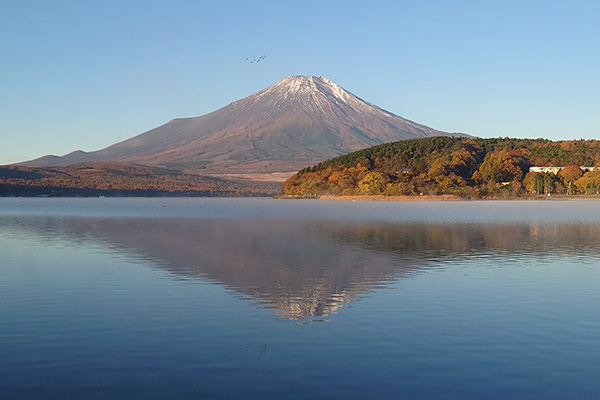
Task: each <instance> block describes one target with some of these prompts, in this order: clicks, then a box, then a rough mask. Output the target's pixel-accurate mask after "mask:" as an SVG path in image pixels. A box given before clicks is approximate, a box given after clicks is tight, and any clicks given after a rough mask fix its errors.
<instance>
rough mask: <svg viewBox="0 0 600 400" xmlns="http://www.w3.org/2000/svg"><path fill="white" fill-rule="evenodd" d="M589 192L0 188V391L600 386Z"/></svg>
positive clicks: (201, 392)
mask: <svg viewBox="0 0 600 400" xmlns="http://www.w3.org/2000/svg"><path fill="white" fill-rule="evenodd" d="M599 242H600V201H597V200H572V201H552V200H547V201H464V202H463V201H457V202H435V201H432V202H346V201H341V202H338V201H317V200H274V199H215V198H204V199H156V198H154V199H145V198H142V199H109V198H106V199H105V198H102V199H21V198H5V199H0V255H1V259H2V261H1V262H0V398H2V399H56V398H60V399H82V398H85V399H165V398H170V399H171V398H172V399H200V398H203V399H204V398H206V399H226V398H227V399H231V398H244V399H253V398H289V399H304V398H322V399H330V398H331V399H333V398H345V399H365V398H376V397H377V398H381V397H383V398H407V399H448V398H455V399H507V398H510V399H541V398H543V399H565V398H597V396H598V395H599V393H600V381H599V379H598V377H600V363H598V359H599V358H600V335H599V334H598V333H599V332H600V318H598V313H599V311H598V310H600V291H599V290H598V288H599V287H600V246H598V243H599Z"/></svg>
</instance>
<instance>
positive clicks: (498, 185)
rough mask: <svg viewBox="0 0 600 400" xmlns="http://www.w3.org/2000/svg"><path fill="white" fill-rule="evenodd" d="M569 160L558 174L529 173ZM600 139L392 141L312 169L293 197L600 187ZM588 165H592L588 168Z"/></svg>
mask: <svg viewBox="0 0 600 400" xmlns="http://www.w3.org/2000/svg"><path fill="white" fill-rule="evenodd" d="M532 166H561V167H565V168H562V169H556V170H558V171H559V172H558V173H557V174H552V173H546V172H529V168H530V167H532ZM596 166H600V141H598V140H578V141H561V142H552V141H549V140H545V139H536V140H533V139H509V138H504V139H502V138H500V139H477V138H452V137H433V138H424V139H415V140H405V141H399V142H394V143H386V144H383V145H379V146H374V147H371V148H368V149H364V150H360V151H357V152H353V153H350V154H346V155H344V156H341V157H337V158H333V159H331V160H327V161H323V162H321V163H319V164H317V165H315V166H313V167H309V168H304V169H302V170H301V171H299V172H298V173H297V174H296V175H294V176H293V177H291V178H290V179H289V180H288V181H286V182H285V184H284V186H283V193H284V195H287V196H309V197H314V196H321V195H341V196H352V195H388V196H390V195H391V196H421V195H440V194H452V195H457V196H460V197H469V198H481V197H502V196H522V195H526V194H528V193H530V194H532V193H533V194H554V193H556V194H568V195H570V194H577V193H589V194H598V193H600V169H595V170H589V169H592V168H591V167H596ZM580 167H588V168H580Z"/></svg>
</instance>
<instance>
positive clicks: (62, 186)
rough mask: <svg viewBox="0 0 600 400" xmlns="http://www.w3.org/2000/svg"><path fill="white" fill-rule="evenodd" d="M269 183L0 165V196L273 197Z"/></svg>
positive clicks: (111, 166)
mask: <svg viewBox="0 0 600 400" xmlns="http://www.w3.org/2000/svg"><path fill="white" fill-rule="evenodd" d="M277 193H279V187H278V185H276V184H275V183H267V182H265V183H260V182H244V181H230V180H224V179H217V178H210V177H203V176H198V175H190V174H184V173H181V172H179V171H173V170H168V169H163V168H154V167H147V166H142V165H131V164H120V163H109V162H97V163H84V164H76V165H71V166H66V167H48V168H29V167H17V166H7V167H0V196H101V195H102V196H273V195H275V194H277Z"/></svg>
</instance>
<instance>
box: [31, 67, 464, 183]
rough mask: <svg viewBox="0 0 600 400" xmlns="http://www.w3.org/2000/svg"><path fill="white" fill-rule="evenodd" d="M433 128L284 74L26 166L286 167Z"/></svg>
mask: <svg viewBox="0 0 600 400" xmlns="http://www.w3.org/2000/svg"><path fill="white" fill-rule="evenodd" d="M429 136H464V135H461V134H456V133H447V132H441V131H437V130H435V129H432V128H429V127H427V126H424V125H420V124H417V123H415V122H412V121H409V120H407V119H404V118H401V117H399V116H397V115H395V114H392V113H390V112H388V111H385V110H383V109H381V108H379V107H377V106H375V105H373V104H371V103H368V102H366V101H364V100H362V99H360V98H359V97H357V96H355V95H353V94H352V93H350V92H348V91H346V90H344V89H343V88H342V87H340V86H338V85H337V84H335V83H333V82H332V81H330V80H328V79H326V78H323V77H315V76H290V77H287V78H284V79H282V80H280V81H279V82H277V83H275V84H273V85H272V86H270V87H268V88H266V89H263V90H261V91H259V92H257V93H255V94H253V95H251V96H248V97H246V98H243V99H241V100H238V101H235V102H233V103H231V104H229V105H227V106H226V107H223V108H221V109H219V110H217V111H214V112H212V113H210V114H206V115H203V116H200V117H195V118H179V119H174V120H171V121H170V122H168V123H166V124H164V125H162V126H159V127H157V128H155V129H152V130H150V131H148V132H145V133H142V134H140V135H138V136H135V137H133V138H131V139H128V140H125V141H122V142H119V143H116V144H114V145H112V146H109V147H107V148H105V149H102V150H98V151H94V152H83V151H75V152H72V153H69V154H67V155H65V156H62V157H57V156H45V157H42V158H39V159H36V160H32V161H29V162H26V163H24V165H26V166H31V167H45V166H62V165H71V164H75V163H80V162H94V161H118V162H125V163H136V164H143V165H151V166H158V167H163V168H169V169H176V170H181V171H185V172H188V173H190V172H191V173H198V174H206V175H246V174H247V175H254V174H277V173H280V174H282V175H287V176H289V175H291V174H292V173H294V172H296V171H297V170H299V169H301V168H304V167H307V166H310V165H313V164H316V163H318V162H320V161H323V160H325V159H329V158H332V157H335V156H339V155H342V154H346V153H349V152H352V151H355V150H359V149H363V148H366V147H370V146H373V145H377V144H381V143H386V142H392V141H397V140H403V139H415V138H422V137H429Z"/></svg>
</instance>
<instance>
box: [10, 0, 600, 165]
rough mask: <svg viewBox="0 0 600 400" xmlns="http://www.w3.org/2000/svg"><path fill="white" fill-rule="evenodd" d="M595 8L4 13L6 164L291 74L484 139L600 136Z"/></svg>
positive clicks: (401, 5) (136, 8) (354, 6)
mask: <svg viewBox="0 0 600 400" xmlns="http://www.w3.org/2000/svg"><path fill="white" fill-rule="evenodd" d="M599 14H600V4H597V3H595V2H584V1H574V2H560V1H528V2H520V1H508V2H503V3H501V4H500V3H498V4H495V3H494V4H492V3H490V4H487V3H481V2H475V1H465V2H454V1H451V2H437V1H434V2H415V3H408V2H392V1H379V2H370V3H362V2H341V1H331V2H326V3H324V4H323V3H320V2H314V1H308V2H303V3H302V4H301V5H298V4H295V3H273V2H268V1H263V2H252V3H251V4H250V3H246V2H239V1H229V2H221V3H213V4H206V3H203V2H202V3H198V2H191V1H175V2H170V3H168V4H166V3H165V4H160V3H147V2H144V3H142V2H135V1H134V2H128V3H126V4H123V3H121V2H114V1H108V2H107V1H104V2H98V1H90V2H84V3H79V2H68V1H61V2H58V3H55V2H53V3H47V2H41V1H30V2H20V3H5V4H2V5H0V22H1V23H0V33H2V34H1V35H0V44H1V48H2V49H3V53H4V55H5V58H4V61H5V62H4V63H0V83H1V84H2V88H3V90H2V91H3V96H0V139H2V142H3V146H2V148H1V149H0V164H7V163H12V162H19V161H24V160H28V159H33V158H36V157H40V156H43V155H46V154H56V155H63V154H66V153H69V152H71V151H73V150H76V149H81V150H84V151H94V150H98V149H100V148H103V147H106V146H108V145H111V144H113V143H116V142H119V141H122V140H125V139H128V138H131V137H133V136H135V135H138V134H140V133H142V132H144V131H147V130H149V129H152V128H154V127H156V126H159V125H161V124H164V123H166V122H167V121H169V120H171V119H173V118H181V117H194V116H200V115H204V114H207V113H210V112H212V111H215V110H217V109H219V108H221V107H224V106H225V105H227V104H229V103H231V102H233V101H235V100H238V99H241V98H243V97H246V96H248V95H251V94H252V93H255V92H257V91H258V90H261V89H263V88H266V87H268V86H269V85H271V84H273V83H274V82H276V81H278V80H280V79H282V78H284V77H286V76H290V75H296V74H298V75H318V76H324V77H326V78H328V79H331V80H332V81H334V82H336V83H338V84H339V85H341V86H342V87H344V88H345V89H347V90H349V91H351V92H352V93H355V94H357V95H358V96H360V97H362V98H363V99H365V100H367V101H369V102H371V103H373V104H376V105H377V106H379V107H381V108H383V109H386V110H388V111H390V112H392V113H394V114H397V115H400V116H402V117H404V118H408V119H410V120H413V121H417V122H419V123H422V124H425V125H428V126H430V127H432V128H435V129H438V130H442V131H447V132H465V133H468V134H471V135H475V136H480V137H497V136H510V137H517V138H537V137H544V138H548V139H552V140H569V139H580V138H600V132H599V128H598V126H600V115H598V112H597V110H598V109H599V106H600V104H599V103H600V100H599V96H598V93H600V90H599V89H600V83H599V82H598V80H597V79H596V71H598V70H599V67H600V55H599V54H598V53H597V52H595V51H593V49H594V48H595V44H596V43H597V41H598V39H600V28H599V27H598V25H597V18H598V16H599Z"/></svg>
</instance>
